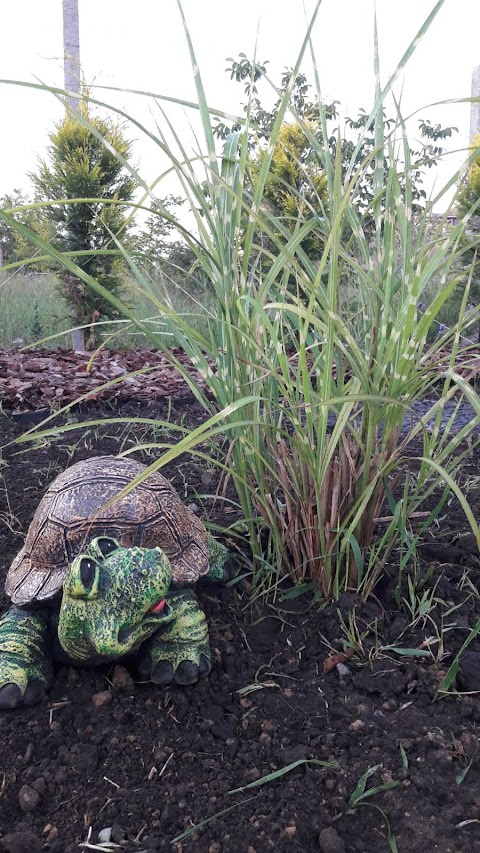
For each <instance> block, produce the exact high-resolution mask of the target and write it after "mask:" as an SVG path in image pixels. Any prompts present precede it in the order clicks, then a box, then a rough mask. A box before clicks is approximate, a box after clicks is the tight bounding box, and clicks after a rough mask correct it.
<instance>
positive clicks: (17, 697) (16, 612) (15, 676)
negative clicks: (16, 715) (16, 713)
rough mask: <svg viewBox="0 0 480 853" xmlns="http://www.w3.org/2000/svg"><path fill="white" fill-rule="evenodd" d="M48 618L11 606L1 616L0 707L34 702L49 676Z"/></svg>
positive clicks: (42, 690)
mask: <svg viewBox="0 0 480 853" xmlns="http://www.w3.org/2000/svg"><path fill="white" fill-rule="evenodd" d="M47 631H48V620H47V619H45V617H43V616H42V615H41V614H38V613H35V612H32V611H26V610H20V609H17V608H12V609H11V610H8V611H7V613H5V614H4V616H2V618H1V619H0V709H8V708H18V707H20V706H22V705H34V704H35V703H36V702H39V701H40V699H42V697H43V696H44V694H45V692H46V690H47V688H48V686H49V684H50V681H51V676H52V665H51V659H50V655H49V654H48V650H47Z"/></svg>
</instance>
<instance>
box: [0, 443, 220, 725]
mask: <svg viewBox="0 0 480 853" xmlns="http://www.w3.org/2000/svg"><path fill="white" fill-rule="evenodd" d="M144 471H145V466H144V465H142V464H141V463H139V462H136V461H134V460H132V459H127V458H121V457H115V456H104V457H96V458H93V459H87V460H85V461H83V462H78V463H77V464H76V465H73V466H72V467H71V468H68V469H67V471H65V472H64V473H63V474H61V475H60V476H59V477H57V478H56V480H54V482H53V483H52V485H51V486H50V488H49V489H48V491H47V493H46V494H45V496H44V498H43V499H42V501H41V502H40V504H39V506H38V509H37V511H36V513H35V515H34V518H33V521H32V523H31V525H30V528H29V530H28V534H27V538H26V540H25V545H24V547H23V548H22V550H21V551H20V553H19V554H18V555H17V557H16V558H15V559H14V561H13V563H12V565H11V567H10V570H9V572H8V575H7V580H6V592H7V595H8V596H9V598H10V599H11V603H12V605H11V607H10V609H9V610H7V612H6V613H5V614H4V615H3V616H2V618H1V619H0V708H16V707H18V706H21V705H31V704H33V703H35V702H38V701H39V700H40V699H41V698H42V696H43V695H44V693H45V692H46V690H47V689H48V686H49V684H50V681H51V678H52V671H53V661H54V660H57V659H58V660H63V661H70V662H72V663H78V664H86V665H92V664H100V663H105V662H111V661H117V660H121V659H124V658H126V657H129V656H132V655H134V656H135V657H136V661H137V666H138V670H139V674H140V676H141V677H142V678H143V679H149V680H151V681H153V682H154V683H156V684H171V683H176V684H192V683H194V682H195V681H197V680H198V679H199V678H201V677H202V676H203V675H206V674H207V673H208V672H209V671H210V666H211V654H210V646H209V641H208V628H207V623H206V619H205V615H204V613H203V611H202V610H201V608H200V605H199V604H198V601H197V599H196V598H195V595H194V593H193V591H192V590H191V589H190V586H191V585H192V584H194V583H195V581H197V580H198V579H199V578H200V577H202V576H206V577H209V578H210V579H212V580H228V579H229V577H230V576H231V575H230V571H229V566H228V563H227V557H228V552H227V549H226V548H225V547H224V546H223V545H221V544H220V543H219V542H217V541H216V540H214V539H213V538H212V537H211V536H210V535H209V534H208V533H207V531H206V529H205V527H204V525H203V523H202V522H201V521H200V520H199V519H198V518H197V517H196V516H195V515H193V513H191V512H190V511H189V510H188V509H187V508H186V507H185V506H184V504H183V503H182V502H181V500H180V498H179V497H178V495H177V493H176V492H175V490H174V489H173V487H172V486H171V485H170V483H169V482H168V481H167V480H166V479H165V478H164V477H162V476H161V475H160V474H159V473H153V474H150V475H149V476H148V477H147V478H146V479H145V480H143V481H142V482H141V483H135V478H137V477H138V476H139V475H141V474H142V473H143V472H144ZM132 481H133V485H132ZM129 486H130V487H131V488H130V490H129V491H127V492H126V493H125V494H124V495H123V496H122V497H120V498H117V496H118V495H119V494H120V493H121V492H122V491H123V490H124V489H126V488H128V487H129ZM115 498H117V499H116V500H115Z"/></svg>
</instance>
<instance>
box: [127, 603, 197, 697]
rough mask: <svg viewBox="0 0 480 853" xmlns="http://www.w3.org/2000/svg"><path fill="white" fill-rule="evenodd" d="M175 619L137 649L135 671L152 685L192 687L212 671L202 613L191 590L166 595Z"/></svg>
mask: <svg viewBox="0 0 480 853" xmlns="http://www.w3.org/2000/svg"><path fill="white" fill-rule="evenodd" d="M168 603H169V606H170V607H171V608H172V612H173V613H174V615H175V619H174V620H173V622H171V623H170V624H169V625H167V626H165V628H166V629H167V630H161V631H158V632H157V633H156V634H154V635H153V637H151V638H150V639H149V640H147V641H146V642H145V643H144V644H143V645H142V647H141V648H140V651H139V654H138V660H137V665H138V671H139V673H140V676H141V677H142V678H145V679H148V680H150V681H153V682H154V684H182V685H183V684H195V682H196V681H198V680H199V679H200V678H203V676H204V675H208V673H209V672H210V668H211V653H210V644H209V642H208V628H207V622H206V619H205V614H204V613H203V611H202V610H201V608H200V606H199V604H198V601H197V600H196V598H195V596H194V595H193V593H192V592H191V590H183V591H181V592H175V593H172V594H170V595H169V596H168Z"/></svg>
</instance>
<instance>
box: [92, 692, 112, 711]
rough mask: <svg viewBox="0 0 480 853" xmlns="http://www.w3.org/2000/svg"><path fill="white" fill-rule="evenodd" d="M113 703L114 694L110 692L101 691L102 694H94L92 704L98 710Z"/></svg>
mask: <svg viewBox="0 0 480 853" xmlns="http://www.w3.org/2000/svg"><path fill="white" fill-rule="evenodd" d="M111 701H112V694H111V693H110V691H109V690H101V691H100V693H94V694H93V696H92V702H93V704H94V705H95V707H96V708H101V707H102V705H108V704H109V702H111Z"/></svg>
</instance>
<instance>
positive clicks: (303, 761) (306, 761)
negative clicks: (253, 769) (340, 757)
mask: <svg viewBox="0 0 480 853" xmlns="http://www.w3.org/2000/svg"><path fill="white" fill-rule="evenodd" d="M301 764H315V765H316V766H317V767H325V768H335V767H336V765H335V764H331V763H330V762H328V761H318V760H317V759H316V758H299V759H298V761H293V762H292V764H287V765H286V766H285V767H281V768H280V769H279V770H275V771H274V772H273V773H267V775H266V776H262V778H261V779H256V780H255V782H249V784H248V785H242V787H241V788H234V789H233V790H232V791H227V794H238V793H240V792H241V791H247V790H248V789H249V788H258V787H259V785H266V784H267V783H268V782H274V781H275V779H280V777H281V776H285V774H286V773H290V771H291V770H295V768H296V767H300V765H301Z"/></svg>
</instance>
